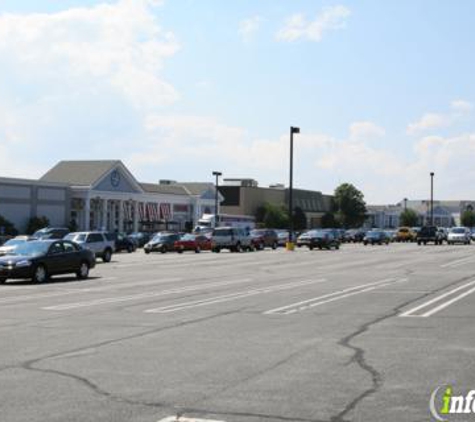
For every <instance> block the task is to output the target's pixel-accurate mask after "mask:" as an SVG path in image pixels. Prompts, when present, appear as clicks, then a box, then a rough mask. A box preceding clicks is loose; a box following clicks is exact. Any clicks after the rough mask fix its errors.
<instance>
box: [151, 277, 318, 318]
mask: <svg viewBox="0 0 475 422" xmlns="http://www.w3.org/2000/svg"><path fill="white" fill-rule="evenodd" d="M325 281H326V280H325V279H320V280H305V281H299V282H295V283H286V284H280V285H277V286H271V287H263V288H260V289H251V290H245V291H242V292H236V293H230V294H227V295H221V296H215V297H211V298H207V299H202V300H194V301H191V302H182V303H177V304H174V305H169V306H163V307H160V308H155V309H147V310H146V311H144V312H146V313H154V314H155V313H161V314H165V313H169V312H177V311H182V310H184V309H190V308H197V307H200V306H208V305H213V304H216V303H223V302H230V301H233V300H238V299H243V298H246V297H250V296H256V295H259V294H264V293H273V292H278V291H281V290H288V289H293V288H296V287H301V286H306V285H309V284H315V283H323V282H325Z"/></svg>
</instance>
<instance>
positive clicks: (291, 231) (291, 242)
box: [287, 126, 300, 250]
mask: <svg viewBox="0 0 475 422" xmlns="http://www.w3.org/2000/svg"><path fill="white" fill-rule="evenodd" d="M294 133H300V128H298V127H293V126H291V127H290V180H289V242H288V245H287V250H293V249H294V239H293V238H294V218H293V217H294V213H293V209H294V206H293V205H294V204H293V199H294V198H293V194H294V192H293V182H294V180H293V179H294Z"/></svg>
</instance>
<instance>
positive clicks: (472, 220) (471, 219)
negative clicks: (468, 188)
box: [460, 210, 475, 228]
mask: <svg viewBox="0 0 475 422" xmlns="http://www.w3.org/2000/svg"><path fill="white" fill-rule="evenodd" d="M460 220H461V222H462V225H463V226H465V227H470V228H472V227H474V226H475V211H472V210H465V211H464V212H463V213H462V216H461V217H460Z"/></svg>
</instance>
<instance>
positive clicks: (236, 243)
mask: <svg viewBox="0 0 475 422" xmlns="http://www.w3.org/2000/svg"><path fill="white" fill-rule="evenodd" d="M211 245H212V246H211V249H212V251H213V252H221V249H228V250H230V251H231V252H242V251H245V250H248V251H250V250H252V243H251V236H250V234H249V231H248V230H245V229H238V228H235V227H217V228H216V229H214V230H213V236H212V238H211Z"/></svg>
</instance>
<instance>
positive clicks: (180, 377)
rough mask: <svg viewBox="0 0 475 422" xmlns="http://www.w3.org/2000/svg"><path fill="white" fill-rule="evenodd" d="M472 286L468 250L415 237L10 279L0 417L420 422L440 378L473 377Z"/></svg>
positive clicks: (145, 260)
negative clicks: (41, 280)
mask: <svg viewBox="0 0 475 422" xmlns="http://www.w3.org/2000/svg"><path fill="white" fill-rule="evenodd" d="M474 292H475V246H473V245H470V246H448V245H443V246H432V245H431V246H417V245H416V244H413V243H410V244H396V243H394V244H390V245H388V246H373V247H370V246H368V247H364V246H362V245H354V244H351V245H343V246H342V248H341V249H340V250H339V251H333V250H332V251H316V250H315V251H309V250H308V249H298V250H296V251H295V252H286V251H285V250H283V249H279V250H277V251H272V250H265V251H262V252H248V253H239V254H238V253H228V252H222V253H220V254H213V253H205V252H203V253H201V254H195V253H184V254H180V255H179V254H165V255H162V254H150V255H145V254H144V253H143V252H142V251H138V252H136V253H133V254H117V255H114V257H113V259H112V262H111V263H109V264H103V263H100V262H99V261H98V264H97V266H96V268H95V269H94V270H93V271H91V278H90V279H88V280H86V281H77V280H76V279H75V278H73V277H57V278H55V279H53V280H52V281H51V282H49V283H47V284H41V285H35V284H31V283H28V282H26V283H25V282H9V283H7V284H5V285H1V286H0V385H1V388H0V415H1V417H0V420H4V421H9V422H20V421H21V422H23V421H35V420H41V421H43V420H44V421H46V420H47V421H49V422H53V421H58V422H68V421H81V422H86V421H91V422H93V421H94V422H96V421H101V422H102V421H110V422H118V421H120V422H122V421H124V422H125V421H127V422H129V421H130V422H132V421H133V422H139V421H140V422H157V421H161V420H167V418H169V417H171V416H175V417H176V416H184V417H188V418H198V419H204V420H213V421H225V422H257V421H291V422H297V421H315V422H318V421H326V422H335V421H383V420H384V421H398V422H400V421H414V422H415V421H421V422H422V421H428V420H431V419H430V414H429V410H428V406H429V398H430V395H431V393H432V391H433V390H434V389H435V388H437V387H438V386H442V385H447V384H451V385H456V386H457V388H460V389H471V388H475V377H474V375H473V371H472V368H473V355H474V350H475V324H474V320H475V306H474V305H475V295H474ZM169 420H178V421H179V420H180V418H174V419H169Z"/></svg>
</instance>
